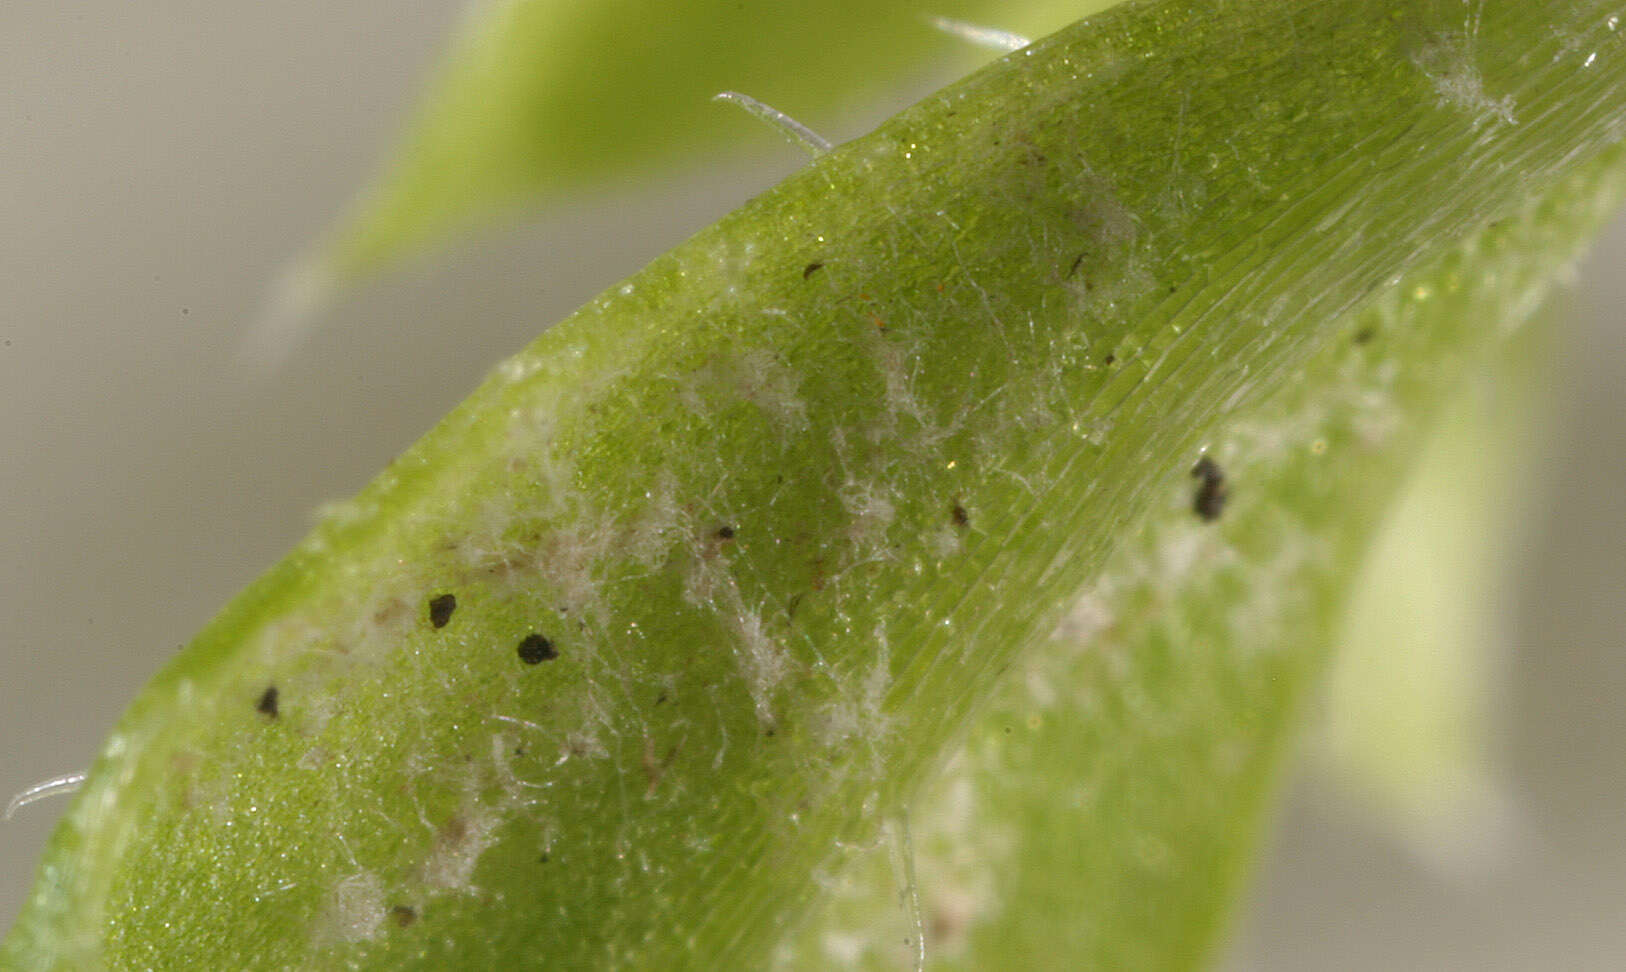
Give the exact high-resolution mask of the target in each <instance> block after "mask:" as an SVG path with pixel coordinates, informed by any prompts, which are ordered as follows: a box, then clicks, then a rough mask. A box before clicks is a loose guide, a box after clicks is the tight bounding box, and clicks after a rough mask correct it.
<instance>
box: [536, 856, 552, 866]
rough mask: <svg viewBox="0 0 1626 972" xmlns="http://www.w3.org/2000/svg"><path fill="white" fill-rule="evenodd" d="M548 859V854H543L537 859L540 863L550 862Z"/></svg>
mask: <svg viewBox="0 0 1626 972" xmlns="http://www.w3.org/2000/svg"><path fill="white" fill-rule="evenodd" d="M548 860H549V858H548V855H546V854H543V855H542V856H541V857H540V858H538V859H537V863H538V864H546V863H547V862H548Z"/></svg>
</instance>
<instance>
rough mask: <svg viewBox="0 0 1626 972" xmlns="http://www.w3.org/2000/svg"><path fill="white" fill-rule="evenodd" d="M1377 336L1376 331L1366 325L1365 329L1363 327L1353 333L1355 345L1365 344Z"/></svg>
mask: <svg viewBox="0 0 1626 972" xmlns="http://www.w3.org/2000/svg"><path fill="white" fill-rule="evenodd" d="M1377 336H1378V329H1377V328H1375V327H1373V326H1372V325H1370V324H1368V325H1367V326H1366V327H1363V328H1361V329H1360V330H1359V331H1356V332H1355V343H1356V344H1366V343H1367V342H1369V341H1371V340H1372V339H1373V338H1375V337H1377Z"/></svg>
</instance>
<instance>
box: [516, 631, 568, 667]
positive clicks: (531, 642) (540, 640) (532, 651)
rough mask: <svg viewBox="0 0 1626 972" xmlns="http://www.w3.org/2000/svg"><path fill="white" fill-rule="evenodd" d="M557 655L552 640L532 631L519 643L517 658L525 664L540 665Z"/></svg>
mask: <svg viewBox="0 0 1626 972" xmlns="http://www.w3.org/2000/svg"><path fill="white" fill-rule="evenodd" d="M558 657H559V652H558V651H557V650H556V649H555V648H554V647H553V642H551V641H549V640H548V639H546V638H544V637H542V636H541V635H539V634H536V633H534V632H533V633H531V634H528V635H526V636H525V638H524V640H522V641H521V642H520V643H519V660H520V661H522V662H524V663H525V664H527V665H540V664H542V663H543V662H545V661H547V660H549V659H551V658H558Z"/></svg>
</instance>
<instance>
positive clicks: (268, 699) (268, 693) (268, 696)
mask: <svg viewBox="0 0 1626 972" xmlns="http://www.w3.org/2000/svg"><path fill="white" fill-rule="evenodd" d="M254 711H255V712H258V713H260V714H261V715H264V716H267V717H269V718H272V719H275V718H276V717H277V687H276V686H275V685H271V686H268V687H267V688H266V690H265V691H264V692H261V693H260V701H258V702H256V703H254Z"/></svg>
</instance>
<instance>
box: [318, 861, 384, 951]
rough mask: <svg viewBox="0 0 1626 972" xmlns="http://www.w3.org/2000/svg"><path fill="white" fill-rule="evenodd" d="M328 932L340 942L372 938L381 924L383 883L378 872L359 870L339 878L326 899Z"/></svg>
mask: <svg viewBox="0 0 1626 972" xmlns="http://www.w3.org/2000/svg"><path fill="white" fill-rule="evenodd" d="M327 918H328V923H327V928H326V931H327V933H328V935H329V936H330V937H332V938H334V939H337V940H338V941H341V942H364V941H368V940H369V939H372V938H375V937H376V936H377V935H378V932H379V929H380V928H381V927H382V926H383V924H384V884H383V882H382V881H380V880H379V879H378V875H376V874H372V873H370V872H368V871H358V872H356V873H354V874H351V875H349V876H347V877H344V878H341V879H340V880H339V882H338V883H337V884H335V885H334V886H333V891H332V893H331V894H330V895H329V899H328V914H327Z"/></svg>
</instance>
